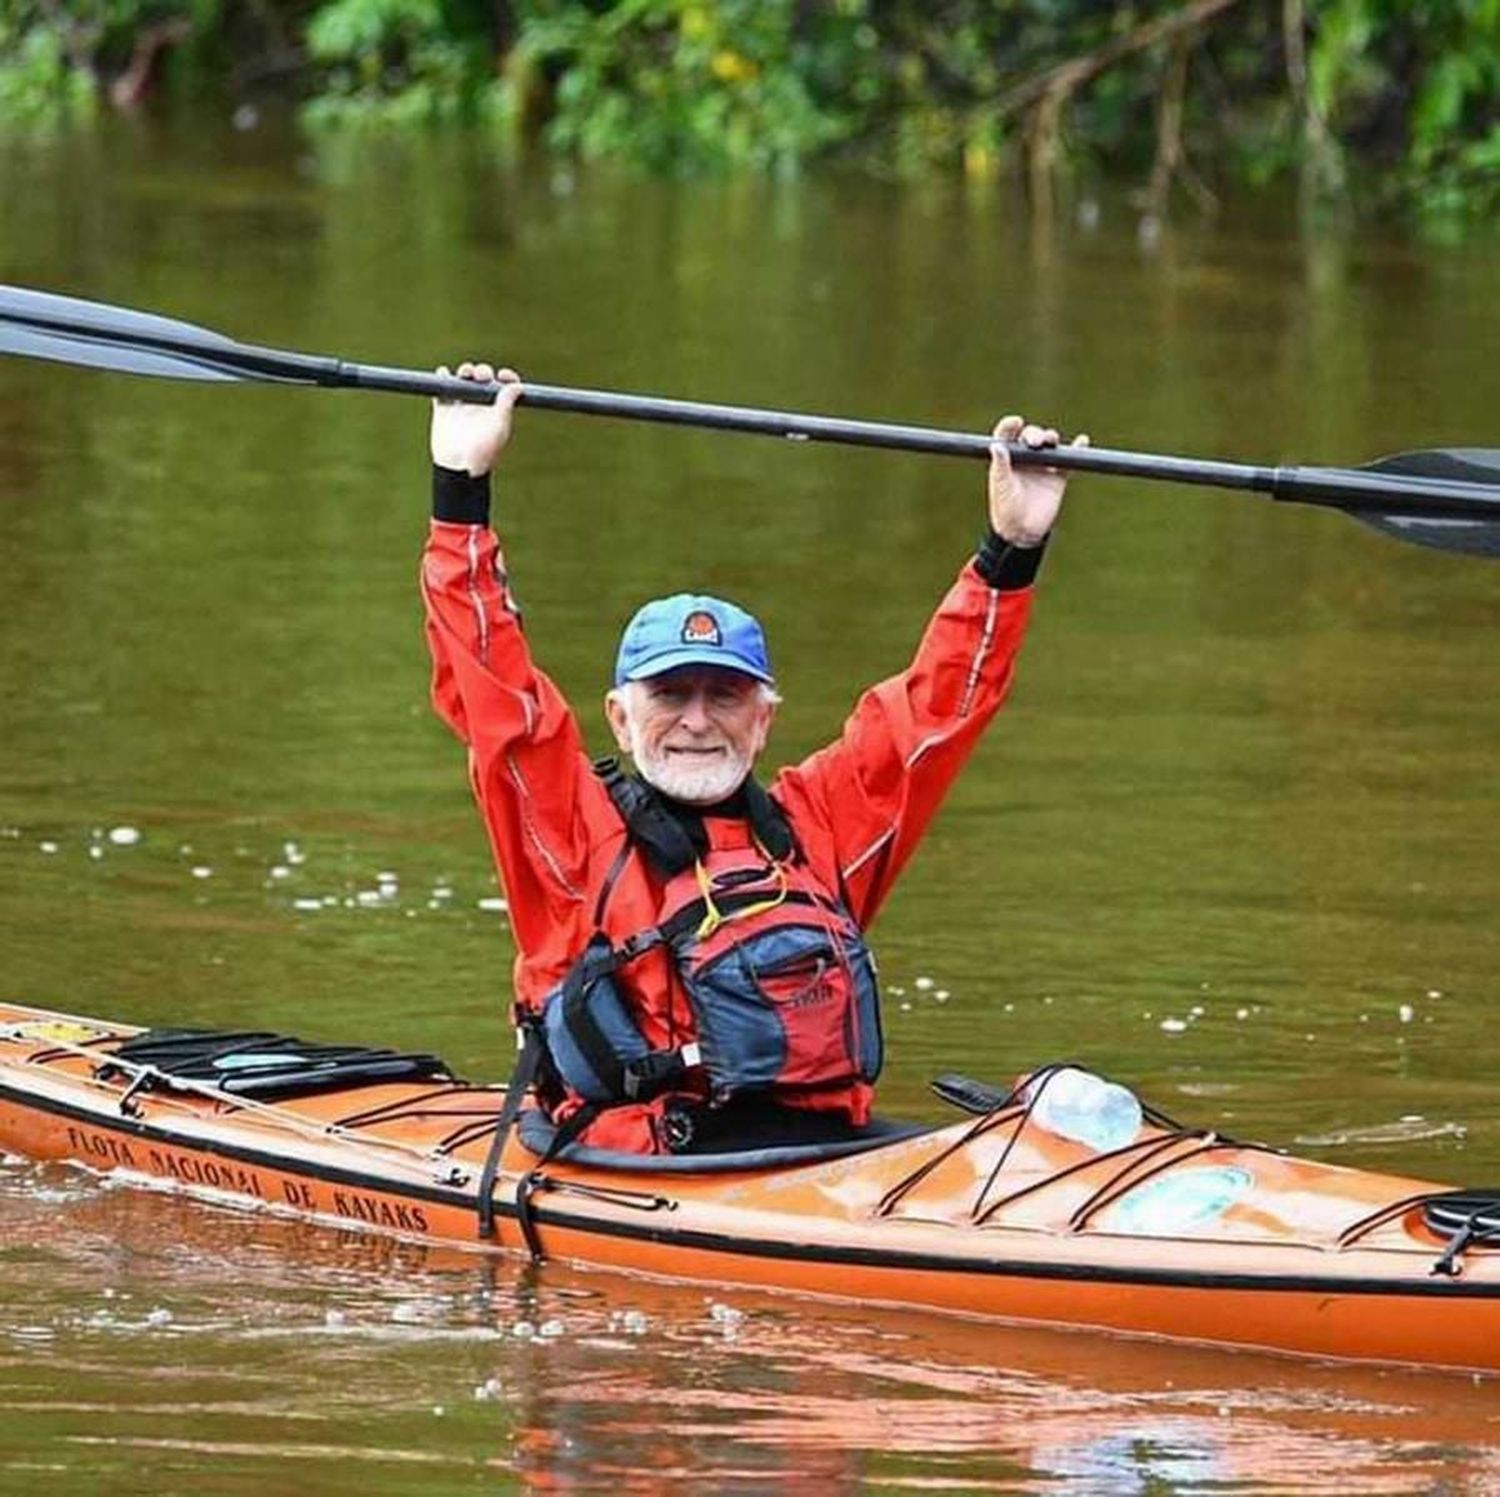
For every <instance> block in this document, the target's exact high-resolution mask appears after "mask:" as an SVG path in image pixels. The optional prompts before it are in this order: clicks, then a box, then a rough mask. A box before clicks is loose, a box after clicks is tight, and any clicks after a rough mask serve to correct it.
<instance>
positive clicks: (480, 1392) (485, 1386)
mask: <svg viewBox="0 0 1500 1497" xmlns="http://www.w3.org/2000/svg"><path fill="white" fill-rule="evenodd" d="M503 1391H504V1389H503V1388H502V1387H501V1384H500V1379H499V1378H497V1377H487V1378H486V1379H485V1380H484V1381H483V1382H482V1383H480V1384H479V1386H478V1387H476V1388H475V1389H474V1397H475V1398H477V1399H478V1400H479V1401H480V1402H481V1403H483V1402H486V1401H487V1400H490V1399H495V1398H499V1397H500V1395H501V1393H502V1392H503Z"/></svg>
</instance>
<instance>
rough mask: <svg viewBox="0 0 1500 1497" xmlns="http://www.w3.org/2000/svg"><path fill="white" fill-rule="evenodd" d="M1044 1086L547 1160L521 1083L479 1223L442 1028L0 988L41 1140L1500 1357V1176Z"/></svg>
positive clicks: (324, 1211) (877, 1292)
mask: <svg viewBox="0 0 1500 1497" xmlns="http://www.w3.org/2000/svg"><path fill="white" fill-rule="evenodd" d="M1027 1095H1028V1094H1027V1093H1025V1092H1019V1091H1018V1092H1017V1093H1014V1094H1007V1095H1002V1094H1000V1093H998V1092H996V1093H991V1092H989V1090H988V1089H986V1088H981V1087H974V1088H972V1090H971V1091H970V1092H969V1094H968V1095H967V1096H965V1095H964V1094H963V1090H962V1088H959V1089H958V1092H957V1094H956V1095H955V1096H954V1097H953V1098H952V1100H955V1101H958V1102H959V1103H960V1104H961V1105H967V1108H968V1111H967V1114H966V1115H964V1116H962V1117H961V1118H960V1119H959V1121H957V1122H955V1123H952V1124H950V1125H948V1126H920V1125H915V1124H911V1125H904V1124H893V1123H880V1124H875V1125H872V1126H871V1127H870V1128H869V1129H867V1130H864V1131H863V1132H862V1133H860V1134H858V1135H856V1136H851V1137H847V1138H844V1139H842V1140H836V1141H821V1142H816V1143H810V1144H803V1143H794V1144H789V1145H779V1146H770V1147H758V1148H746V1149H742V1150H739V1151H737V1152H732V1153H720V1154H699V1155H692V1154H688V1155H681V1156H668V1157H664V1158H652V1159H649V1160H642V1159H639V1158H632V1157H627V1156H619V1155H609V1154H603V1153H601V1152H600V1151H597V1150H587V1149H579V1148H578V1147H577V1146H572V1147H570V1148H568V1149H565V1150H564V1151H563V1152H562V1153H561V1154H560V1155H559V1156H558V1157H557V1158H548V1159H545V1161H544V1155H545V1154H546V1151H547V1146H548V1143H549V1142H550V1139H551V1130H550V1125H549V1124H548V1123H547V1122H546V1120H545V1119H544V1118H542V1116H541V1115H540V1114H539V1113H537V1112H535V1111H534V1110H530V1109H527V1110H523V1111H522V1113H521V1116H520V1121H519V1124H518V1126H517V1128H516V1129H515V1130H513V1132H512V1133H511V1135H510V1137H509V1138H508V1140H507V1142H506V1146H505V1151H504V1154H503V1156H502V1157H501V1160H500V1167H499V1171H498V1174H497V1175H496V1176H495V1182H494V1188H493V1192H492V1194H491V1214H492V1216H493V1222H494V1231H493V1235H491V1236H489V1237H485V1236H482V1235H481V1231H482V1228H481V1213H480V1210H479V1207H480V1200H479V1193H478V1186H479V1182H480V1178H481V1175H482V1173H483V1167H484V1162H485V1158H486V1155H487V1153H488V1151H489V1146H490V1142H491V1139H492V1137H493V1134H494V1129H495V1123H496V1119H497V1117H498V1115H499V1112H500V1108H501V1106H502V1104H503V1100H504V1089H503V1088H501V1087H497V1086H479V1085H473V1084H469V1083H465V1082H461V1081H458V1080H456V1079H454V1078H452V1077H451V1076H449V1075H448V1074H447V1072H446V1070H445V1069H444V1068H443V1067H442V1064H441V1062H440V1061H438V1060H437V1059H436V1058H435V1057H432V1056H403V1055H395V1054H393V1053H391V1052H386V1051H372V1050H359V1049H355V1048H353V1047H319V1046H306V1045H302V1044H301V1042H298V1041H293V1040H289V1039H287V1038H286V1037H283V1036H271V1035H260V1034H246V1035H227V1034H226V1035H211V1036H206V1035H204V1034H203V1033H202V1032H199V1031H162V1030H152V1031H145V1030H142V1029H140V1028H137V1027H134V1026H130V1025H124V1024H112V1023H109V1022H106V1021H102V1020H96V1019H90V1018H83V1017H79V1016H76V1015H69V1014H61V1013H55V1012H52V1011H49V1010H45V1009H38V1008H29V1007H24V1006H22V1005H18V1004H0V1147H3V1148H5V1149H9V1150H11V1151H14V1152H16V1153H19V1154H23V1155H26V1156H29V1157H31V1158H33V1159H38V1160H59V1161H68V1162H71V1163H73V1164H77V1165H83V1166H85V1167H87V1168H89V1169H93V1170H96V1171H100V1172H110V1173H115V1174H119V1175H121V1176H123V1177H125V1178H128V1179H130V1180H131V1181H133V1182H135V1183H139V1184H142V1185H147V1186H154V1187H156V1188H165V1189H170V1190H178V1191H182V1192H184V1193H186V1194H189V1195H196V1196H202V1197H207V1198H209V1199H212V1200H215V1201H218V1202H221V1203H232V1204H236V1205H240V1206H248V1207H252V1208H257V1209H264V1210H270V1211H275V1212H282V1213H291V1214H295V1215H298V1216H304V1217H310V1218H314V1219H317V1220H321V1221H325V1222H329V1223H333V1224H336V1225H338V1226H339V1227H343V1228H347V1227H350V1226H351V1225H352V1226H356V1227H360V1228H363V1229H367V1230H370V1231H373V1232H380V1233H386V1234H390V1235H394V1236H398V1237H404V1238H409V1239H415V1240H419V1241H423V1242H427V1243H432V1244H446V1245H455V1246H460V1247H464V1246H466V1247H470V1248H473V1249H476V1250H479V1251H493V1250H503V1251H525V1250H526V1243H525V1238H524V1235H523V1232H522V1226H523V1223H522V1221H520V1220H519V1219H518V1217H520V1216H524V1217H526V1218H527V1220H526V1222H525V1223H524V1225H525V1226H526V1227H527V1229H528V1231H529V1233H530V1234H531V1236H532V1238H533V1240H534V1244H536V1245H539V1246H540V1249H541V1250H542V1252H544V1253H545V1254H546V1256H547V1257H549V1258H557V1259H566V1260H570V1261H572V1262H575V1263H578V1264H582V1265H588V1266H594V1267H601V1268H609V1269H616V1270H626V1271H628V1272H631V1273H634V1274H652V1275H657V1276H661V1277H664V1278H674V1279H683V1280H693V1281H699V1282H704V1283H713V1284H715V1285H736V1286H745V1287H756V1288H762V1289H771V1290H779V1291H785V1292H789V1293H794V1294H799V1295H815V1296H819V1297H822V1298H825V1299H834V1300H844V1301H859V1302H863V1303H879V1304H882V1305H894V1306H911V1307H920V1308H924V1309H933V1310H942V1311H949V1312H955V1313H958V1314H963V1315H969V1316H980V1317H987V1318H992V1319H1004V1320H1008V1321H1028V1322H1037V1323H1042V1324H1048V1325H1061V1326H1075V1327H1080V1328H1091V1329H1098V1330H1108V1331H1115V1332H1123V1333H1128V1334H1135V1335H1147V1336H1156V1337H1167V1338H1172V1339H1178V1340H1190V1341H1196V1342H1208V1343H1215V1344H1221V1345H1228V1346H1245V1347H1258V1348H1265V1349H1270V1350H1276V1351H1282V1352H1290V1353H1299V1354H1304V1355H1311V1356H1320V1357H1339V1358H1350V1359H1357V1360H1364V1361H1377V1362H1399V1363H1410V1364H1415V1365H1419V1366H1429V1367H1442V1368H1455V1369H1458V1368H1461V1369H1468V1370H1473V1371H1488V1372H1500V1194H1497V1193H1495V1192H1471V1193H1467V1194H1465V1193H1459V1192H1454V1191H1453V1190H1451V1188H1450V1187H1446V1186H1443V1185H1438V1184H1434V1183H1433V1182H1430V1181H1424V1180H1415V1179H1407V1178H1403V1177H1400V1176H1394V1175H1385V1174H1378V1173H1374V1172H1371V1171H1366V1170H1358V1169H1349V1168H1346V1167H1342V1166H1338V1165H1331V1164H1323V1163H1318V1162H1314V1161H1310V1160H1303V1159H1296V1158H1292V1157H1290V1156H1289V1155H1286V1154H1283V1153H1281V1152H1279V1151H1277V1150H1274V1149H1271V1148H1267V1147H1266V1146H1264V1145H1259V1144H1245V1143H1238V1142H1235V1141H1232V1140H1229V1139H1225V1138H1222V1137H1219V1136H1217V1135H1215V1134H1213V1133H1210V1132H1205V1131H1204V1130H1201V1129H1192V1128H1184V1127H1180V1126H1178V1125H1176V1124H1174V1123H1171V1122H1170V1121H1169V1120H1167V1119H1165V1118H1163V1117H1161V1116H1160V1115H1159V1114H1155V1113H1152V1112H1150V1111H1149V1110H1148V1112H1147V1115H1146V1118H1145V1119H1144V1120H1143V1121H1142V1122H1141V1124H1140V1126H1139V1128H1138V1129H1136V1130H1135V1133H1134V1136H1133V1137H1131V1138H1130V1139H1129V1141H1128V1142H1126V1143H1125V1144H1123V1145H1121V1146H1120V1147H1115V1148H1107V1149H1105V1150H1103V1151H1100V1150H1098V1149H1095V1148H1093V1147H1090V1146H1089V1145H1086V1144H1082V1143H1077V1142H1073V1141H1071V1140H1069V1139H1068V1138H1065V1137H1061V1136H1059V1135H1057V1134H1055V1133H1053V1132H1050V1131H1049V1130H1048V1129H1046V1128H1044V1127H1042V1126H1039V1124H1038V1123H1037V1121H1036V1119H1035V1118H1033V1116H1032V1110H1033V1109H1032V1107H1031V1106H1030V1104H1029V1103H1028V1102H1027V1100H1026V1097H1027ZM976 1097H977V1098H978V1099H979V1100H978V1101H977V1102H976V1100H975V1098H976ZM986 1099H987V1100H986ZM539 1166H540V1170H539V1172H538V1167H539ZM523 1182H524V1186H523ZM518 1187H521V1189H520V1194H521V1196H522V1201H521V1203H520V1208H519V1210H518V1201H517V1197H518Z"/></svg>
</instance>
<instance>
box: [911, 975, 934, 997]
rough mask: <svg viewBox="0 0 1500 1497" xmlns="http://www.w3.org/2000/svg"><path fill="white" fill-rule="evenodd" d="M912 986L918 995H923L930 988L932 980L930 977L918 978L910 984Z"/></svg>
mask: <svg viewBox="0 0 1500 1497" xmlns="http://www.w3.org/2000/svg"><path fill="white" fill-rule="evenodd" d="M912 986H913V987H914V988H915V989H916V990H917V991H918V992H919V993H925V992H926V991H927V990H928V988H930V987H931V986H932V979H931V978H930V977H919V978H917V980H916V981H915V982H914V983H912Z"/></svg>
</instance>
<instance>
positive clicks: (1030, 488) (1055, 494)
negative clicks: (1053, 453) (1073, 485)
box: [990, 416, 1089, 549]
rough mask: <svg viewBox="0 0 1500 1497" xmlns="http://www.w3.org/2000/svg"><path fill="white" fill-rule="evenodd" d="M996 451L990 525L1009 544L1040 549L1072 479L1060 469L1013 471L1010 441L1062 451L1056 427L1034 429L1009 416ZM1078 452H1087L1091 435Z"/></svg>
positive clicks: (998, 430) (1078, 443)
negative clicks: (1038, 547)
mask: <svg viewBox="0 0 1500 1497" xmlns="http://www.w3.org/2000/svg"><path fill="white" fill-rule="evenodd" d="M994 436H995V438H996V440H995V442H994V444H993V445H992V446H991V447H990V524H991V525H992V526H993V527H994V530H995V533H996V534H997V535H998V536H999V537H1000V539H1001V540H1003V541H1005V542H1006V543H1007V544H1008V545H1012V546H1020V547H1022V548H1023V549H1026V548H1030V547H1032V546H1040V545H1041V543H1042V542H1043V541H1044V540H1046V538H1047V532H1048V531H1049V530H1051V529H1052V526H1053V524H1054V522H1055V521H1056V519H1057V512H1058V510H1059V509H1060V508H1061V507H1062V497H1063V490H1064V489H1065V488H1067V486H1068V476H1067V474H1066V473H1060V472H1059V471H1058V470H1057V469H1056V468H1025V469H1022V470H1021V471H1020V472H1017V471H1016V469H1015V468H1013V467H1012V466H1011V461H1010V453H1009V451H1008V450H1007V448H1006V446H1005V444H1006V443H1007V442H1024V443H1025V445H1026V446H1028V447H1039V448H1040V447H1056V446H1057V444H1058V442H1059V441H1060V440H1061V439H1060V438H1059V437H1058V435H1057V432H1056V431H1055V430H1054V429H1053V428H1052V427H1050V426H1034V425H1031V424H1030V423H1028V422H1027V421H1025V420H1024V419H1023V418H1022V417H1020V416H1006V417H1004V418H1002V419H1001V420H1000V421H999V422H997V423H996V425H995V430H994ZM1072 445H1073V446H1074V447H1087V446H1088V445H1089V439H1088V438H1087V437H1086V436H1077V437H1074V439H1073V442H1072Z"/></svg>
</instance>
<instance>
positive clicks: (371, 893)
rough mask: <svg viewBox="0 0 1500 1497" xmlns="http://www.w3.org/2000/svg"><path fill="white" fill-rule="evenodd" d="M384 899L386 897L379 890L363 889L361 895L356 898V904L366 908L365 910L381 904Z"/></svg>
mask: <svg viewBox="0 0 1500 1497" xmlns="http://www.w3.org/2000/svg"><path fill="white" fill-rule="evenodd" d="M383 898H384V896H383V895H382V894H381V893H380V891H379V890H378V889H361V890H360V891H359V893H358V894H356V895H355V896H354V899H355V902H356V903H357V904H360V905H362V906H364V908H365V909H369V908H370V907H371V906H372V905H377V904H379V903H380V902H381V900H382V899H383Z"/></svg>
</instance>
